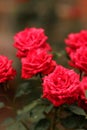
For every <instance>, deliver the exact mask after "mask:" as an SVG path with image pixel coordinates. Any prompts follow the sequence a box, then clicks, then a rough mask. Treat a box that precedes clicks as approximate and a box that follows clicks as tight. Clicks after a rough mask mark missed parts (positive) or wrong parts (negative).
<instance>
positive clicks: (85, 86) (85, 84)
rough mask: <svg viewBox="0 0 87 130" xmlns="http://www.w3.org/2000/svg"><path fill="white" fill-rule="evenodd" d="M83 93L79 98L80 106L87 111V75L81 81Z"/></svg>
mask: <svg viewBox="0 0 87 130" xmlns="http://www.w3.org/2000/svg"><path fill="white" fill-rule="evenodd" d="M81 89H82V91H81V94H80V96H79V100H78V106H80V107H81V108H83V109H84V110H86V111H87V76H84V77H83V79H82V81H81Z"/></svg>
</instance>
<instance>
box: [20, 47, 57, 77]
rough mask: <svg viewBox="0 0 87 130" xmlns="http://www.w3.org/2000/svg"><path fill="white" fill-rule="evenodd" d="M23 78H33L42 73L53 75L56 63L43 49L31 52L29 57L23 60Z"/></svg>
mask: <svg viewBox="0 0 87 130" xmlns="http://www.w3.org/2000/svg"><path fill="white" fill-rule="evenodd" d="M21 61H22V78H25V79H27V78H31V77H32V76H34V75H36V74H38V73H42V74H49V73H51V72H52V71H53V70H54V68H55V66H56V62H55V61H53V60H52V55H51V54H48V53H47V52H46V51H44V50H42V49H37V50H32V51H29V53H28V55H27V57H25V58H22V59H21Z"/></svg>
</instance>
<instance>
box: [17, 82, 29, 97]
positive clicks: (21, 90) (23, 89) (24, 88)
mask: <svg viewBox="0 0 87 130" xmlns="http://www.w3.org/2000/svg"><path fill="white" fill-rule="evenodd" d="M29 86H30V84H29V82H25V83H22V84H20V85H19V86H18V88H17V90H16V93H15V98H18V97H21V96H23V95H26V94H29V93H30V89H29Z"/></svg>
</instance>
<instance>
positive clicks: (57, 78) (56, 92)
mask: <svg viewBox="0 0 87 130" xmlns="http://www.w3.org/2000/svg"><path fill="white" fill-rule="evenodd" d="M79 84H80V81H79V75H78V74H76V73H75V72H74V71H73V70H69V69H66V68H64V67H62V66H60V65H57V67H56V69H55V70H54V71H53V72H52V73H51V74H49V75H48V76H45V77H44V78H43V98H47V99H48V100H50V101H51V102H52V103H53V104H54V106H60V105H62V104H64V103H68V104H72V103H74V102H75V101H76V100H78V97H79V93H80V91H81V90H80V85H79Z"/></svg>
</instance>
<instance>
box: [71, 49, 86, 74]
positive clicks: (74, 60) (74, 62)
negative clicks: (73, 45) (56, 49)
mask: <svg viewBox="0 0 87 130" xmlns="http://www.w3.org/2000/svg"><path fill="white" fill-rule="evenodd" d="M69 64H70V65H71V66H73V67H75V68H78V69H79V70H81V71H84V72H85V73H86V74H87V48H86V47H81V48H79V49H77V51H76V52H75V53H74V54H71V55H70V62H69Z"/></svg>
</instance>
